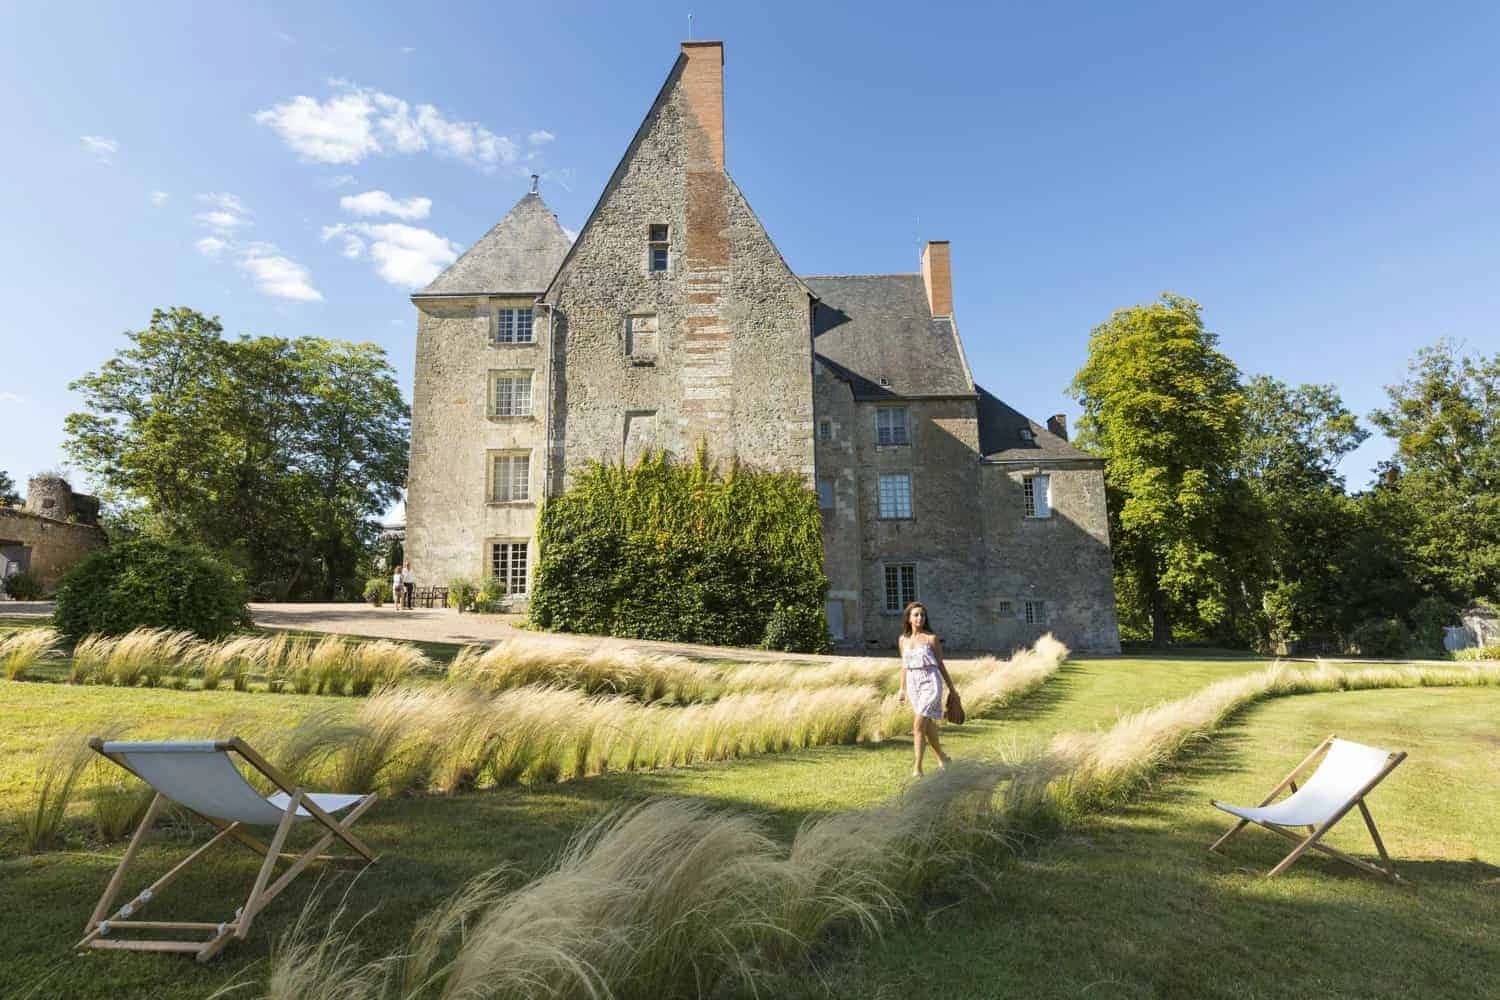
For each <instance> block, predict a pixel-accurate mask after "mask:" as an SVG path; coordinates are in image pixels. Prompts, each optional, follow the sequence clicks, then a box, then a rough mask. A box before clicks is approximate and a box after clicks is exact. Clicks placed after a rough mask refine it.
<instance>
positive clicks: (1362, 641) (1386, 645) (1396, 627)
mask: <svg viewBox="0 0 1500 1000" xmlns="http://www.w3.org/2000/svg"><path fill="white" fill-rule="evenodd" d="M1349 645H1350V646H1352V647H1354V651H1355V652H1356V653H1358V654H1359V655H1360V656H1380V657H1386V658H1395V657H1401V656H1405V655H1406V650H1407V648H1408V647H1410V646H1411V633H1410V632H1408V631H1407V629H1406V626H1405V625H1404V624H1403V623H1402V622H1401V619H1399V618H1371V619H1369V620H1368V621H1363V622H1360V623H1359V624H1358V625H1356V626H1354V630H1353V631H1352V632H1350V633H1349Z"/></svg>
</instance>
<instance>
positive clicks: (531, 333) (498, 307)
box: [489, 301, 536, 347]
mask: <svg viewBox="0 0 1500 1000" xmlns="http://www.w3.org/2000/svg"><path fill="white" fill-rule="evenodd" d="M502 314H510V315H511V316H512V317H513V321H514V322H513V325H512V328H511V330H510V331H509V332H510V335H511V336H512V337H515V336H518V335H519V333H520V325H521V320H520V317H521V316H522V315H525V316H527V317H528V319H527V321H526V323H525V327H526V338H527V339H525V340H518V339H509V340H506V339H503V338H502V337H501V330H502V329H503V328H505V327H506V326H507V324H505V323H503V322H502V321H501V318H500V317H501V315H502ZM489 324H490V346H491V347H530V346H532V345H533V344H535V343H536V307H535V306H534V305H532V304H531V303H525V304H521V303H517V302H505V301H493V302H491V303H490V310H489Z"/></svg>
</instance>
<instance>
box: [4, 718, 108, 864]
mask: <svg viewBox="0 0 1500 1000" xmlns="http://www.w3.org/2000/svg"><path fill="white" fill-rule="evenodd" d="M93 753H94V752H93V751H92V750H90V749H89V746H88V743H87V742H86V740H85V737H84V736H83V735H82V734H79V733H73V734H69V735H65V736H59V737H58V738H57V739H56V740H54V741H53V743H52V745H51V746H50V747H49V748H48V749H47V751H46V753H44V754H43V755H42V759H41V760H40V761H39V762H38V764H37V769H36V772H35V774H34V775H33V777H32V784H31V807H30V808H29V809H28V810H27V811H26V812H24V813H23V814H22V815H21V835H22V842H23V843H24V844H25V847H26V850H27V851H30V852H33V853H35V852H37V851H45V850H46V849H47V848H49V847H51V846H53V845H54V844H55V843H56V842H57V840H58V838H59V836H60V834H61V833H62V826H63V820H64V818H65V817H66V815H67V811H68V805H69V803H71V802H72V801H73V793H74V792H75V791H76V790H77V788H78V781H79V779H80V778H81V777H82V776H83V772H84V768H85V767H87V766H88V763H89V760H90V759H91V758H92V757H93Z"/></svg>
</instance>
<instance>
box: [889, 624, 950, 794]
mask: <svg viewBox="0 0 1500 1000" xmlns="http://www.w3.org/2000/svg"><path fill="white" fill-rule="evenodd" d="M896 645H897V646H898V647H899V648H900V650H901V696H902V697H903V698H906V699H907V700H908V701H910V702H911V708H912V712H913V718H912V723H911V742H912V753H913V755H914V757H915V761H914V763H913V765H912V770H911V773H912V776H913V777H919V776H920V775H921V774H922V758H923V757H924V756H925V755H926V752H927V746H928V744H931V746H932V752H933V753H935V754H937V759H938V766H939V767H944V766H946V765H947V763H948V755H947V754H945V753H943V744H942V742H941V741H940V740H939V739H938V727H937V724H938V720H939V719H941V718H942V717H943V706H944V705H945V701H944V699H943V684H944V683H947V685H948V688H949V690H956V689H955V688H954V687H953V678H951V677H949V676H948V668H947V667H946V666H944V665H943V641H942V640H941V639H939V638H938V637H937V636H936V635H934V634H933V632H932V623H931V622H930V621H929V620H928V618H927V609H926V608H925V607H924V606H922V605H921V604H918V603H917V602H916V601H912V602H911V603H910V604H908V605H907V606H906V610H905V611H904V612H902V614H901V638H899V639H897V640H896Z"/></svg>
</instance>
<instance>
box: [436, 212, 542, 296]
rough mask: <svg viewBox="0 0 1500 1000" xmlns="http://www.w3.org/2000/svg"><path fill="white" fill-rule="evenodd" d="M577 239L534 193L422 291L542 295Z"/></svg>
mask: <svg viewBox="0 0 1500 1000" xmlns="http://www.w3.org/2000/svg"><path fill="white" fill-rule="evenodd" d="M571 245H572V241H571V240H569V239H568V234H567V233H565V232H563V228H562V225H561V224H560V223H558V221H557V216H556V215H554V214H553V213H552V209H550V208H548V207H547V203H546V202H544V201H542V196H541V195H539V194H537V193H536V192H535V191H533V192H531V193H530V194H527V195H526V197H524V198H522V199H521V200H520V201H518V202H516V207H515V208H512V209H511V210H510V211H509V212H507V213H506V215H505V218H503V219H501V220H500V221H499V222H498V223H496V225H495V228H493V229H491V230H490V231H489V232H487V233H485V234H484V235H483V236H482V237H480V239H479V242H477V243H475V244H474V245H473V246H471V247H469V249H468V250H467V251H465V252H464V255H463V256H462V257H460V258H458V260H456V261H454V262H453V263H452V264H450V265H449V266H448V269H447V270H446V271H444V272H443V273H442V274H440V275H438V276H437V277H436V278H434V279H432V284H430V285H428V286H427V287H426V288H424V289H422V290H421V291H420V292H418V293H416V296H415V297H418V298H420V297H421V296H423V295H465V294H470V295H472V294H499V293H505V292H530V293H532V294H540V293H541V292H542V291H543V290H544V289H545V288H546V287H547V285H548V284H549V283H550V282H551V281H552V275H554V274H556V273H557V267H558V265H559V264H561V263H562V259H563V257H564V256H566V255H567V252H568V247H570V246H571Z"/></svg>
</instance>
